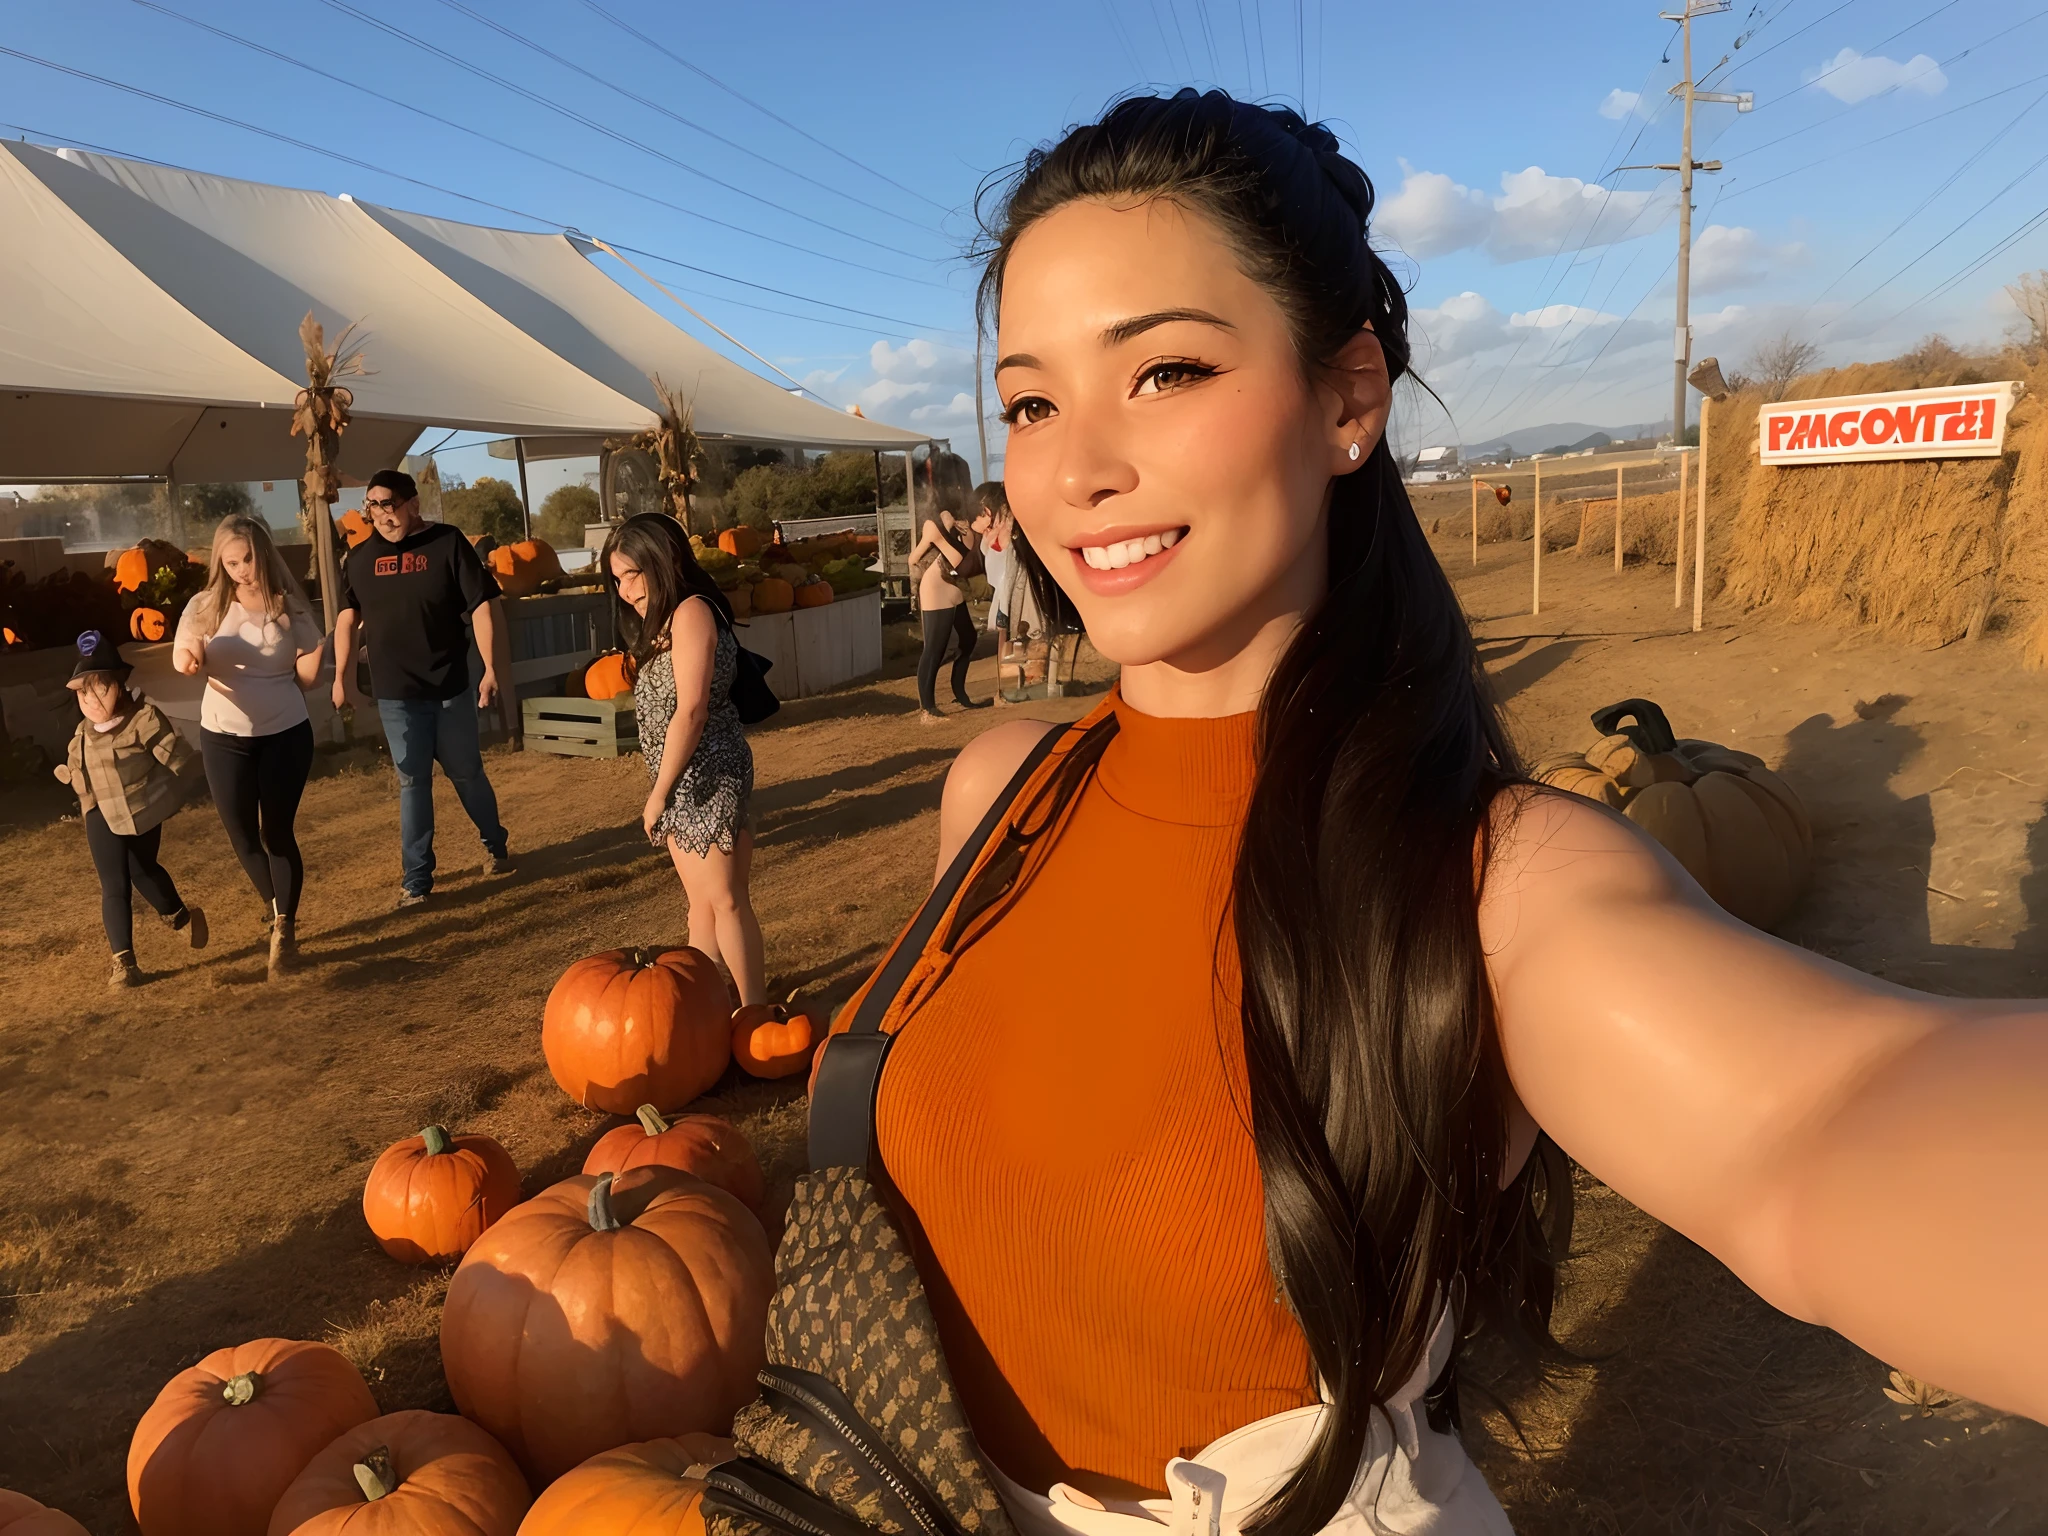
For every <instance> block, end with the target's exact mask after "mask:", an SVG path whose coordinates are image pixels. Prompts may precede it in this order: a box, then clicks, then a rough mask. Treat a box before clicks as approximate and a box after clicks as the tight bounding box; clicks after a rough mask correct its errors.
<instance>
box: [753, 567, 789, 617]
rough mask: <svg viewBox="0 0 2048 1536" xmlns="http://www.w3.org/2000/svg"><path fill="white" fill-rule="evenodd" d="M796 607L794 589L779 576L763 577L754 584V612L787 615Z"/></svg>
mask: <svg viewBox="0 0 2048 1536" xmlns="http://www.w3.org/2000/svg"><path fill="white" fill-rule="evenodd" d="M795 606H796V588H794V587H792V586H791V585H790V584H789V583H788V582H786V581H784V580H783V579H782V578H781V577H780V576H763V577H762V578H761V579H760V580H759V581H757V582H755V583H754V612H756V613H787V612H789V610H790V609H791V608H793V607H795Z"/></svg>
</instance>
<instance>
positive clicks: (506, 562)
mask: <svg viewBox="0 0 2048 1536" xmlns="http://www.w3.org/2000/svg"><path fill="white" fill-rule="evenodd" d="M488 564H489V565H490V568H491V574H492V575H493V576H495V577H497V578H498V585H499V586H500V587H502V588H504V591H505V595H506V596H507V597H529V596H531V595H532V594H533V593H535V592H538V591H539V590H540V589H541V584H542V583H543V582H549V581H560V580H561V579H562V562H561V561H560V560H559V559H558V558H557V557H556V555H555V549H554V546H553V545H552V544H550V543H548V541H547V540H546V539H521V540H520V541H519V542H518V543H516V544H500V545H499V546H498V547H497V548H496V549H494V550H492V551H491V553H490V555H489V557H488Z"/></svg>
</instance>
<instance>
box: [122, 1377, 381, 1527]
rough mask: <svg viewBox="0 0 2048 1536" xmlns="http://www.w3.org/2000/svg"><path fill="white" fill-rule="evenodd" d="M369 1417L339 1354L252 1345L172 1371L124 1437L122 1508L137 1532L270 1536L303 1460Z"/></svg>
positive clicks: (373, 1407)
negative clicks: (125, 1491)
mask: <svg viewBox="0 0 2048 1536" xmlns="http://www.w3.org/2000/svg"><path fill="white" fill-rule="evenodd" d="M375 1417H377V1402H376V1399H375V1398H373V1397H371V1396H370V1389H369V1388H368V1387H367V1386H365V1385H364V1384H363V1378H362V1376H361V1375H360V1374H359V1373H358V1372H357V1370H356V1368H355V1367H354V1366H353V1365H351V1364H349V1362H348V1358H347V1357H346V1356H345V1355H343V1354H342V1353H341V1351H340V1350H338V1349H333V1348H330V1347H329V1346H328V1345H325V1344H311V1343H307V1342H305V1341H303V1340H298V1339H256V1340H253V1341H251V1342H250V1343H247V1344H238V1345H236V1346H234V1347H233V1348H231V1349H217V1350H215V1351H214V1352H213V1353H212V1354H210V1355H208V1356H207V1357H206V1358H205V1359H204V1360H201V1361H200V1362H199V1363H198V1364H197V1365H195V1366H193V1367H191V1368H190V1369H189V1370H183V1371H180V1372H179V1373H178V1374H177V1375H175V1376H173V1377H172V1378H171V1379H170V1381H169V1382H167V1383H166V1384H165V1386H164V1389H163V1390H162V1391H161V1392H159V1393H157V1395H156V1401H155V1402H153V1403H151V1404H150V1405H149V1408H148V1410H147V1411H146V1412H145V1413H144V1414H143V1415H142V1420H141V1422H140V1423H138V1424H137V1425H136V1426H135V1436H134V1438H133V1439H132V1440H130V1441H129V1442H128V1503H129V1507H130V1508H132V1509H133V1510H134V1511H135V1523H136V1524H137V1525H139V1526H140V1527H141V1528H142V1536H266V1533H267V1531H268V1530H269V1528H270V1515H271V1511H272V1510H274V1509H275V1508H276V1507H277V1501H278V1499H279V1498H280V1497H281V1496H282V1495H283V1494H284V1491H285V1489H287V1488H289V1487H290V1486H291V1483H292V1479H293V1478H295V1477H297V1476H298V1475H299V1473H301V1472H302V1471H304V1470H305V1467H306V1463H307V1462H309V1461H311V1460H312V1459H313V1457H314V1456H315V1455H316V1454H317V1453H318V1452H319V1451H320V1450H321V1448H322V1447H324V1446H326V1445H328V1444H329V1443H330V1442H332V1441H333V1439H334V1438H335V1437H336V1436H337V1435H340V1434H342V1433H343V1432H345V1431H347V1430H350V1429H353V1428H354V1427H355V1426H356V1425H358V1424H361V1423H363V1422H365V1421H366V1420H369V1419H374V1418H375Z"/></svg>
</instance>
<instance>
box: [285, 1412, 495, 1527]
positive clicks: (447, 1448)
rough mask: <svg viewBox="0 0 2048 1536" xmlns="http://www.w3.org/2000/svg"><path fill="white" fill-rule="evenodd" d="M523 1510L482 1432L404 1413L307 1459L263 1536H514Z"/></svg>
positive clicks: (452, 1418) (443, 1416) (448, 1416)
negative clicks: (265, 1534) (304, 1468)
mask: <svg viewBox="0 0 2048 1536" xmlns="http://www.w3.org/2000/svg"><path fill="white" fill-rule="evenodd" d="M532 1502H533V1495H532V1493H531V1492H530V1491H529V1490H528V1489H527V1486H526V1477H525V1475H524V1474H523V1473H522V1472H520V1470H519V1465H518V1463H517V1462H515V1461H513V1459H512V1458H511V1457H510V1456H509V1455H507V1454H506V1451H505V1448H504V1447H503V1446H502V1445H500V1444H498V1442H497V1441H495V1440H493V1439H492V1438H491V1437H490V1435H489V1434H488V1433H486V1432H485V1431H484V1430H481V1429H479V1428H477V1426H476V1425H474V1424H472V1423H470V1422H469V1420H467V1419H465V1418H461V1417H459V1416H458V1415H456V1414H452V1413H428V1412H426V1411H425V1410H423V1409H418V1408H413V1409H408V1410H406V1411H405V1412H402V1413H390V1414H386V1415H385V1416H384V1417H383V1418H381V1419H372V1420H370V1421H369V1423H367V1424H358V1425H357V1426H356V1427H355V1428H354V1429H351V1430H349V1431H348V1432H347V1433H346V1434H344V1435H342V1436H341V1437H340V1438H339V1439H337V1440H336V1441H335V1442H334V1443H333V1444H332V1445H330V1446H328V1447H327V1449H326V1450H324V1451H322V1452H320V1454H319V1455H317V1456H315V1457H314V1458H313V1459H312V1460H311V1461H309V1462H308V1463H307V1464H306V1470H305V1471H303V1472H301V1473H300V1474H299V1475H298V1477H297V1478H296V1479H294V1480H293V1482H292V1485H291V1487H289V1488H287V1489H286V1490H285V1491H284V1497H283V1498H281V1499H279V1500H278V1501H277V1509H276V1510H275V1511H274V1512H273V1513H272V1514H271V1517H270V1531H269V1536H344V1533H345V1536H517V1532H518V1530H519V1522H520V1518H521V1517H522V1516H523V1515H525V1513H526V1510H527V1506H528V1505H529V1504H531V1503H532Z"/></svg>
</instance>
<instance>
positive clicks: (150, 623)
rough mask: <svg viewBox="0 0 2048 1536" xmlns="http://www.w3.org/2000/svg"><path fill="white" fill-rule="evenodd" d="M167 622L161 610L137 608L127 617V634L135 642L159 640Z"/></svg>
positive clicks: (162, 635)
mask: <svg viewBox="0 0 2048 1536" xmlns="http://www.w3.org/2000/svg"><path fill="white" fill-rule="evenodd" d="M168 623H169V621H168V620H167V619H166V618H165V617H164V611H163V609H161V608H138V609H136V610H135V611H134V612H133V613H131V614H129V615H128V633H129V634H130V635H132V636H133V637H134V638H135V639H137V640H161V639H163V637H164V634H165V631H166V628H167V626H168Z"/></svg>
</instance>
